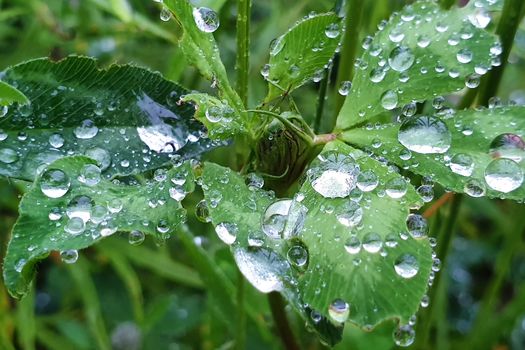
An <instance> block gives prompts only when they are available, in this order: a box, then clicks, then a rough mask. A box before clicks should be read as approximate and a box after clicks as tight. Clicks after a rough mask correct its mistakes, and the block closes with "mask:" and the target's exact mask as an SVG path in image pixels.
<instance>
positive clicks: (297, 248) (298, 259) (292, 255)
mask: <svg viewBox="0 0 525 350" xmlns="http://www.w3.org/2000/svg"><path fill="white" fill-rule="evenodd" d="M286 256H287V257H288V261H289V262H290V264H291V265H292V266H295V267H298V268H300V269H306V265H307V263H308V250H306V247H304V246H303V245H302V244H295V245H293V246H291V247H290V249H288V253H287V254H286Z"/></svg>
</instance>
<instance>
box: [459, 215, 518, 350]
mask: <svg viewBox="0 0 525 350" xmlns="http://www.w3.org/2000/svg"><path fill="white" fill-rule="evenodd" d="M511 217H513V218H517V219H516V222H515V224H514V225H512V226H511V227H510V229H509V230H508V232H506V234H505V235H504V237H503V242H504V243H503V248H502V249H501V250H500V252H499V254H498V256H497V258H496V264H495V268H494V270H495V273H496V275H495V276H494V278H493V279H492V280H491V282H490V285H489V287H488V289H487V291H486V292H485V295H484V296H483V298H482V300H481V303H480V307H479V311H478V315H477V317H476V322H475V324H474V327H473V329H472V331H471V333H470V334H471V336H470V339H469V343H470V344H471V345H472V346H478V347H479V346H483V345H484V344H480V340H481V339H480V338H482V337H480V336H479V335H480V334H482V333H483V330H484V328H485V322H486V320H488V319H492V313H493V311H494V309H495V308H496V306H497V304H498V302H499V300H500V298H499V296H500V293H501V289H502V287H503V283H504V282H505V279H506V278H507V275H508V273H509V270H510V266H511V263H512V260H513V259H514V258H515V257H516V255H517V254H518V253H519V251H520V249H521V242H522V238H523V233H524V232H525V216H524V215H523V206H519V205H518V206H516V209H515V210H514V215H512V216H511ZM485 345H487V344H485ZM471 348H472V349H475V347H471Z"/></svg>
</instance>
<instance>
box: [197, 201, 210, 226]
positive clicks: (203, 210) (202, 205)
mask: <svg viewBox="0 0 525 350" xmlns="http://www.w3.org/2000/svg"><path fill="white" fill-rule="evenodd" d="M195 216H196V217H197V219H198V220H199V221H201V222H210V221H211V216H210V210H209V209H208V203H206V200H204V199H203V200H201V201H200V202H199V203H197V205H196V206H195Z"/></svg>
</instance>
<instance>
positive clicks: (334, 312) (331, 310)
mask: <svg viewBox="0 0 525 350" xmlns="http://www.w3.org/2000/svg"><path fill="white" fill-rule="evenodd" d="M328 315H329V316H330V318H332V319H333V320H334V321H336V322H340V323H343V322H345V321H346V320H347V319H348V316H349V315H350V305H349V304H348V303H347V302H346V301H344V300H342V299H335V300H334V301H332V303H331V304H330V306H329V307H328Z"/></svg>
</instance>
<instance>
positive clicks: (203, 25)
mask: <svg viewBox="0 0 525 350" xmlns="http://www.w3.org/2000/svg"><path fill="white" fill-rule="evenodd" d="M193 19H194V20H195V24H196V25H197V28H199V30H201V31H203V32H205V33H213V32H214V31H216V30H217V28H219V25H220V22H219V16H218V15H217V13H216V12H215V11H213V10H212V9H209V8H207V7H196V8H194V9H193Z"/></svg>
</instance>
